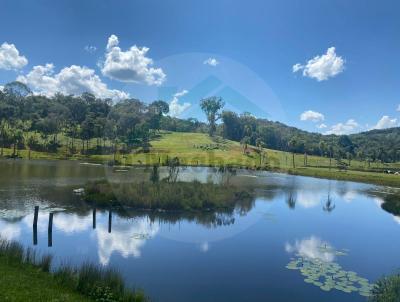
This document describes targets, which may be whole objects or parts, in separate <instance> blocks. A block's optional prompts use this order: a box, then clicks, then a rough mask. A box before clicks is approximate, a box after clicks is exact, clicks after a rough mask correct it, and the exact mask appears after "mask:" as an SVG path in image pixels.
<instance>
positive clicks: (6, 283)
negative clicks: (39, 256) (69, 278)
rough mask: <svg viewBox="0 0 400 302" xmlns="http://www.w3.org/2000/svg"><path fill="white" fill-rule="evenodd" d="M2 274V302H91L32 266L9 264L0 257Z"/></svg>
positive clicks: (0, 282) (0, 294) (0, 287)
mask: <svg viewBox="0 0 400 302" xmlns="http://www.w3.org/2000/svg"><path fill="white" fill-rule="evenodd" d="M0 272H1V273H0V301H4V302H6V301H20V302H25V301H38V302H41V301H43V302H45V301H46V302H48V301H53V302H56V301H59V302H61V301H63V302H69V301H70V302H80V301H82V302H83V301H90V300H88V299H86V298H85V297H83V296H81V295H79V294H77V293H76V292H73V291H72V290H70V289H67V288H64V287H63V286H61V285H59V284H58V283H57V282H56V281H55V280H54V278H53V277H52V275H50V274H49V273H45V272H42V271H41V270H40V269H39V268H37V267H34V266H32V265H28V264H20V263H9V261H7V259H5V258H4V257H0Z"/></svg>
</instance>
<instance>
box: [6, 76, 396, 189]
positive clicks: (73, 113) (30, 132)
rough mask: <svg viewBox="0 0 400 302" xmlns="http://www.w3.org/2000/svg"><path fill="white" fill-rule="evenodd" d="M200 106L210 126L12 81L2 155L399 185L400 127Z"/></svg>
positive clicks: (213, 103)
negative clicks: (351, 126)
mask: <svg viewBox="0 0 400 302" xmlns="http://www.w3.org/2000/svg"><path fill="white" fill-rule="evenodd" d="M200 107H201V109H202V110H203V111H204V113H205V115H206V117H207V121H208V123H207V124H206V123H203V122H200V121H198V120H196V119H193V118H190V119H186V120H185V119H178V118H174V117H171V116H169V115H168V111H169V106H168V104H167V103H166V102H164V101H161V100H157V101H154V102H151V103H149V104H146V103H143V102H141V101H140V100H136V99H126V100H122V101H120V102H118V103H113V102H112V101H111V100H108V99H99V98H96V97H95V96H94V95H92V94H89V93H84V94H82V95H81V96H72V95H70V96H65V95H61V94H57V95H55V96H53V97H46V96H42V95H34V94H32V93H31V91H30V90H29V88H28V87H27V86H25V85H24V84H22V83H18V82H13V83H9V84H6V85H5V86H4V89H3V90H2V91H0V150H1V151H0V156H3V157H12V158H17V157H24V158H43V159H85V160H90V161H96V162H107V163H111V164H122V165H149V166H150V165H154V164H160V165H164V164H165V163H166V162H167V160H168V158H173V157H179V158H180V160H181V163H182V164H185V165H202V166H218V167H219V166H224V165H232V166H236V167H241V168H251V169H263V170H276V171H282V172H288V173H292V174H299V175H306V176H314V177H324V178H334V179H343V180H355V181H363V182H371V183H376V184H386V185H393V186H396V185H398V184H399V183H400V176H399V175H394V173H395V172H397V171H400V164H399V163H398V161H399V159H400V153H399V149H400V128H392V129H385V130H373V131H368V132H365V133H360V134H354V135H340V136H338V135H322V134H317V133H309V132H306V131H302V130H299V129H296V128H293V127H289V126H286V125H284V124H282V123H279V122H272V121H269V120H266V119H260V118H256V117H254V116H252V115H251V114H248V113H243V114H237V113H235V112H231V111H227V110H224V109H223V107H224V101H223V100H222V99H221V98H218V97H210V98H207V99H204V100H201V102H200ZM384 172H386V174H384Z"/></svg>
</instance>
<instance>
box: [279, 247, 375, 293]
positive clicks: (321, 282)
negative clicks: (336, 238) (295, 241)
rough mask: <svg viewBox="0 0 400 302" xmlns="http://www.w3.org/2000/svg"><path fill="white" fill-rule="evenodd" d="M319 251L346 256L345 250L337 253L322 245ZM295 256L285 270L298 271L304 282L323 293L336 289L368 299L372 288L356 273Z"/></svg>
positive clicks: (316, 259) (323, 262) (318, 260)
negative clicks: (356, 293)
mask: <svg viewBox="0 0 400 302" xmlns="http://www.w3.org/2000/svg"><path fill="white" fill-rule="evenodd" d="M319 249H320V251H321V252H329V253H332V254H334V255H336V256H344V255H347V250H341V251H337V250H335V249H333V248H332V247H331V246H327V245H322V246H321V247H319ZM296 256H297V258H291V261H290V262H289V263H288V265H286V268H287V269H290V270H299V271H300V273H301V274H302V275H303V276H304V277H305V279H304V282H306V283H309V284H313V285H315V286H318V287H319V288H320V289H321V290H323V291H330V290H333V289H336V290H339V291H342V292H345V293H352V292H358V293H359V294H360V295H362V296H365V297H368V296H370V294H371V291H372V290H373V288H374V285H373V284H371V283H369V281H368V280H367V279H365V278H362V277H360V276H358V275H357V273H356V272H353V271H346V270H344V269H343V268H342V267H341V266H340V265H339V264H338V263H335V262H330V261H324V260H321V259H319V258H311V257H304V255H301V254H296Z"/></svg>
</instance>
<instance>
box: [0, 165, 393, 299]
mask: <svg viewBox="0 0 400 302" xmlns="http://www.w3.org/2000/svg"><path fill="white" fill-rule="evenodd" d="M0 171H1V172H0V234H1V236H2V237H3V238H7V239H13V240H17V241H19V242H21V243H22V244H23V245H25V246H29V247H35V248H36V249H38V250H39V251H40V252H42V253H51V254H53V255H54V256H55V264H56V265H60V264H62V263H69V264H79V263H82V262H85V261H91V262H94V263H99V264H102V265H104V266H112V267H115V268H117V269H118V270H119V271H120V272H121V273H122V274H123V276H124V278H125V279H126V281H127V283H128V284H129V285H130V286H134V287H136V288H141V289H143V290H144V291H145V293H146V294H147V295H148V296H149V297H150V298H151V300H152V301H174V302H180V301H182V302H187V301H230V302H233V301H274V302H277V301H285V302H287V301H307V302H309V301H324V302H328V301H340V302H343V301H366V298H365V297H364V296H362V295H360V293H361V294H362V293H363V290H360V289H362V288H364V289H365V288H368V282H374V281H375V280H376V279H377V278H379V277H381V276H382V275H383V274H390V273H393V272H394V271H395V270H396V269H397V268H399V267H400V261H399V254H400V240H399V238H400V217H396V216H393V215H391V214H390V213H387V212H385V211H383V210H382V209H381V207H380V205H381V204H382V202H383V199H382V198H384V194H383V195H382V193H381V194H376V192H385V191H386V190H387V188H384V187H377V186H372V185H366V184H359V183H353V182H345V181H333V180H324V179H315V178H308V177H301V176H291V175H284V174H278V173H268V172H255V171H240V172H239V173H238V174H237V175H236V176H234V177H232V179H231V180H230V181H231V182H232V183H235V184H238V185H240V186H249V187H250V186H251V187H254V188H255V190H256V198H255V200H254V203H253V204H252V205H251V206H249V207H246V208H243V207H242V208H237V209H235V211H233V212H232V213H212V212H204V213H182V212H173V213H168V212H163V211H157V212H145V211H134V210H132V209H120V210H118V211H117V210H113V211H111V212H110V211H109V210H105V209H102V210H100V209H96V210H95V211H94V209H92V208H91V207H89V206H87V205H85V204H84V203H83V202H82V201H81V200H80V197H79V196H76V195H74V194H73V193H72V189H75V188H79V187H82V186H83V185H84V184H85V183H86V182H87V181H88V180H96V179H104V178H107V179H108V180H110V181H111V182H122V181H143V180H146V179H148V177H149V171H147V170H146V169H144V168H130V169H127V170H125V169H123V168H120V169H118V168H112V167H105V166H99V165H91V164H86V163H79V162H72V161H23V160H17V161H12V160H7V161H0ZM343 173H344V172H343ZM179 178H180V179H182V180H191V179H198V180H200V181H214V182H218V181H221V179H220V175H218V173H216V172H215V171H214V170H213V169H210V168H186V169H184V170H182V171H181V172H180V175H179ZM388 194H389V193H388ZM382 196H383V197H382ZM36 205H38V206H39V207H40V210H39V220H38V227H37V234H36V237H37V238H34V232H33V229H32V222H33V212H34V207H35V206H36ZM50 212H53V213H54V220H53V221H54V222H53V229H52V234H51V236H50V237H51V238H49V234H48V220H49V213H50ZM94 217H95V221H94V219H93V218H94ZM49 239H51V240H49ZM34 241H37V242H36V243H37V244H36V245H34ZM49 245H50V246H49ZM321 280H325V281H326V282H325V283H326V284H324V282H321ZM327 280H328V281H327ZM366 280H368V281H366Z"/></svg>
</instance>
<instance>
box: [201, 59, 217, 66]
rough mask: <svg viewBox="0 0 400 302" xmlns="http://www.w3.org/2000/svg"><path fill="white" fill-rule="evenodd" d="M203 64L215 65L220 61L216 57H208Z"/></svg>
mask: <svg viewBox="0 0 400 302" xmlns="http://www.w3.org/2000/svg"><path fill="white" fill-rule="evenodd" d="M203 64H205V65H210V66H213V67H215V66H217V65H218V64H219V62H218V60H217V59H216V58H208V59H207V60H205V61H204V62H203Z"/></svg>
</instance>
